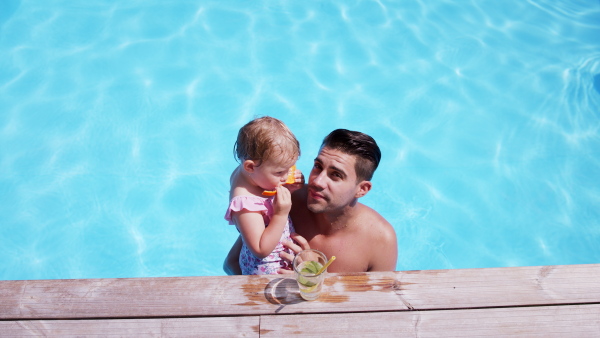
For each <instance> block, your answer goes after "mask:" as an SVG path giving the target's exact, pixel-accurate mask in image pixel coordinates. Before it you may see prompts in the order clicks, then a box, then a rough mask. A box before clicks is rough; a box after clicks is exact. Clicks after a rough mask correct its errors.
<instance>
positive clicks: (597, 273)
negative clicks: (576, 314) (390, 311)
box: [397, 264, 600, 309]
mask: <svg viewBox="0 0 600 338" xmlns="http://www.w3.org/2000/svg"><path fill="white" fill-rule="evenodd" d="M397 279H398V281H397V282H398V285H399V291H398V294H399V296H401V297H402V298H403V299H404V301H405V302H406V303H407V304H408V305H409V306H410V307H411V308H413V309H452V308H475V307H501V306H528V305H543V304H585V303H599V302H600V283H599V282H598V281H599V280H600V264H584V265H559V266H539V267H515V268H487V269H456V270H427V271H405V272H401V273H399V275H398V277H397Z"/></svg>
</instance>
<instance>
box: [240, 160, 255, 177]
mask: <svg viewBox="0 0 600 338" xmlns="http://www.w3.org/2000/svg"><path fill="white" fill-rule="evenodd" d="M242 167H243V168H244V170H246V172H248V173H250V174H252V173H253V172H254V168H256V163H254V161H252V160H245V161H244V163H242Z"/></svg>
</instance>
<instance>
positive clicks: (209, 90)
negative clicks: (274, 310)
mask: <svg viewBox="0 0 600 338" xmlns="http://www.w3.org/2000/svg"><path fill="white" fill-rule="evenodd" d="M598 36H600V3H599V2H597V1H596V2H590V1H576V0H573V1H549V0H539V1H533V0H530V1H520V0H518V1H517V0H511V1H509V0H506V1H502V2H493V1H480V2H475V1H474V2H466V1H459V0H456V1H450V0H446V1H431V2H428V3H427V4H425V3H422V2H414V1H410V2H409V1H384V0H380V1H342V0H339V1H303V2H286V1H252V2H247V1H200V2H198V1H175V2H172V3H171V2H169V3H166V2H163V1H129V2H126V3H113V2H112V1H100V0H96V1H86V2H85V3H82V2H79V1H66V0H65V1H58V0H55V1H44V2H39V1H17V0H5V1H2V2H0V55H2V57H0V223H1V226H0V256H1V257H2V259H1V260H0V279H46V278H48V279H54V278H103V277H150V276H152V277H154V276H191V275H204V276H207V275H221V274H223V272H222V270H221V263H222V260H223V257H224V256H225V254H226V253H227V251H228V249H229V247H230V246H231V243H232V242H233V241H234V239H235V238H236V237H237V232H236V230H235V229H234V227H232V226H228V225H227V223H226V222H225V221H224V220H223V215H224V212H225V209H226V207H227V202H228V201H227V195H228V177H229V174H230V172H231V170H232V169H233V168H234V167H235V166H236V162H235V161H234V159H233V154H232V148H233V142H234V138H235V136H236V133H237V130H238V129H239V127H240V126H241V125H243V124H244V123H245V122H247V121H248V120H250V119H251V118H252V117H254V116H255V115H272V116H275V117H278V118H281V119H282V120H284V122H286V123H287V124H288V125H289V126H290V127H291V129H292V130H293V131H294V132H295V134H296V135H297V137H298V139H299V140H300V143H301V147H302V154H303V155H302V157H301V158H300V161H299V163H298V167H299V168H300V169H301V170H303V171H304V172H308V171H309V170H310V168H311V165H312V160H313V158H314V156H315V155H316V152H317V150H318V146H319V144H320V142H321V140H322V138H323V137H324V136H325V135H326V134H327V133H329V132H330V131H331V130H333V129H335V128H348V129H353V130H360V131H363V132H366V133H368V134H370V135H372V136H373V137H374V138H375V139H376V140H377V141H378V143H379V144H380V147H381V149H382V152H383V159H382V163H381V165H380V168H379V169H378V171H377V172H376V174H375V177H374V179H373V182H374V189H373V190H372V191H371V192H370V193H369V195H367V196H366V197H365V198H363V200H362V201H363V202H364V203H365V204H367V205H369V206H372V207H373V208H375V209H376V210H378V211H379V212H380V213H381V214H382V215H383V216H384V217H386V218H387V219H388V221H390V222H391V223H392V224H393V225H394V227H395V229H396V231H397V234H398V242H399V243H398V244H399V249H400V250H399V259H398V266H397V269H398V270H412V269H441V268H475V267H499V266H526V265H552V264H579V263H598V262H600V211H599V210H600V208H598V206H599V205H600V136H599V135H600V133H599V131H600V130H599V128H600V109H599V107H600V43H599V42H600V41H599V40H598Z"/></svg>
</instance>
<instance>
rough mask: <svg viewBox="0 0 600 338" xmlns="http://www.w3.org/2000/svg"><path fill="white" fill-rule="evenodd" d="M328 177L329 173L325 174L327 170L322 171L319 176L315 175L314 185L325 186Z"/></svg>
mask: <svg viewBox="0 0 600 338" xmlns="http://www.w3.org/2000/svg"><path fill="white" fill-rule="evenodd" d="M326 178H327V175H326V174H325V171H322V172H320V173H319V174H318V175H317V176H315V178H314V179H313V184H312V185H314V186H317V187H319V188H324V187H325V179H326Z"/></svg>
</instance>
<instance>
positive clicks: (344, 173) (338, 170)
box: [331, 165, 348, 177]
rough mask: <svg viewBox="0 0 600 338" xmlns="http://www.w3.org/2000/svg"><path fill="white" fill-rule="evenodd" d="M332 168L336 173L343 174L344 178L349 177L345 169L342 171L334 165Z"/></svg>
mask: <svg viewBox="0 0 600 338" xmlns="http://www.w3.org/2000/svg"><path fill="white" fill-rule="evenodd" d="M331 168H332V169H333V170H335V171H337V172H339V173H340V174H342V176H344V177H346V176H348V175H347V174H346V172H345V171H344V170H343V169H340V168H338V167H336V166H334V165H332V166H331Z"/></svg>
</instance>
